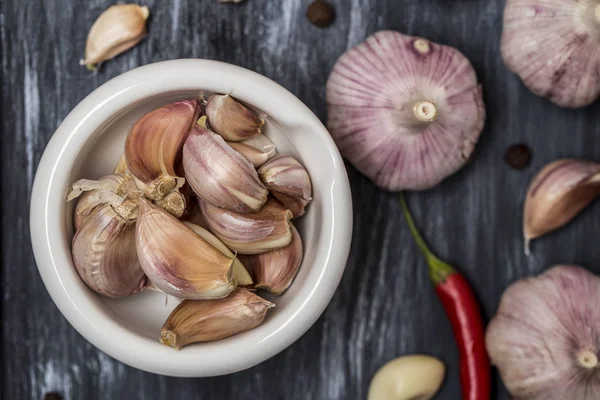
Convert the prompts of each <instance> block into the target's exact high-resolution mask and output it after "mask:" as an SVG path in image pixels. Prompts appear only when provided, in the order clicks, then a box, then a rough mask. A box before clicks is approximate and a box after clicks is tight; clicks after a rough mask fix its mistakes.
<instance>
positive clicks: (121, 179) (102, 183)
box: [67, 175, 139, 230]
mask: <svg viewBox="0 0 600 400" xmlns="http://www.w3.org/2000/svg"><path fill="white" fill-rule="evenodd" d="M138 196H139V195H138V190H137V187H136V186H135V182H134V181H133V180H132V179H131V178H130V177H128V176H125V175H107V176H103V177H102V178H100V179H99V180H97V181H94V180H89V179H80V180H78V181H77V182H75V183H74V184H73V185H72V186H71V190H70V191H69V194H68V195H67V201H71V200H73V199H75V198H79V200H78V201H77V206H75V213H74V225H75V230H78V229H79V228H80V227H81V226H82V225H83V223H84V222H85V220H86V219H87V218H88V217H89V216H90V214H91V213H92V212H93V211H94V210H95V209H96V208H97V207H98V206H100V205H103V204H110V205H111V206H113V208H119V207H120V206H121V204H122V203H123V201H124V200H125V199H126V198H130V199H133V200H135V199H137V197H138ZM135 205H136V202H133V203H127V204H125V205H124V206H123V207H121V213H122V214H123V215H125V216H126V218H128V219H135V216H136V215H137V207H136V206H135Z"/></svg>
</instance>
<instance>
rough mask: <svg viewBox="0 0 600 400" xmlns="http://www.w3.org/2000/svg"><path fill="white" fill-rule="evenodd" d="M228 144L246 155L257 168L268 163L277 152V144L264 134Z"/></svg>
mask: <svg viewBox="0 0 600 400" xmlns="http://www.w3.org/2000/svg"><path fill="white" fill-rule="evenodd" d="M227 144H229V145H230V146H231V147H232V148H233V149H234V150H235V151H237V152H238V153H240V154H241V155H242V156H244V158H245V159H246V160H248V161H249V162H250V163H252V165H254V167H255V168H258V167H260V166H261V165H263V164H264V163H266V162H267V161H268V160H269V159H270V158H272V157H273V156H275V154H276V153H277V150H276V149H275V145H273V143H271V141H270V140H269V138H268V137H267V136H266V135H263V134H260V135H256V136H253V137H251V138H250V139H246V140H243V141H241V142H227Z"/></svg>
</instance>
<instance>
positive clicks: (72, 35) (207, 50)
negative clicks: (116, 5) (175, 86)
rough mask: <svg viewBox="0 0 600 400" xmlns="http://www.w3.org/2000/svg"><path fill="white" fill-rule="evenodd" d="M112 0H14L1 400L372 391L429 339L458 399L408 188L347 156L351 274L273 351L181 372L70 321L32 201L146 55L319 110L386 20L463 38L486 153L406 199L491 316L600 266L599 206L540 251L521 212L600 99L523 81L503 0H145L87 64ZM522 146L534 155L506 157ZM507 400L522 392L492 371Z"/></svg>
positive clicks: (598, 138)
mask: <svg viewBox="0 0 600 400" xmlns="http://www.w3.org/2000/svg"><path fill="white" fill-rule="evenodd" d="M112 3H113V1H109V0H95V1H76V0H39V1H33V0H30V1H23V0H0V44H1V52H0V58H1V60H2V67H1V75H0V82H1V84H2V107H1V113H2V114H1V115H0V121H1V126H2V249H3V252H2V254H3V257H2V260H3V262H2V264H3V270H2V286H1V290H2V327H3V329H2V349H3V358H2V363H3V365H2V378H3V383H2V390H1V391H2V399H7V400H21V399H40V398H42V396H43V394H44V393H46V392H51V391H56V392H59V393H60V394H61V395H62V396H63V397H64V399H71V400H80V399H86V400H93V399H107V400H115V399H131V400H134V399H155V398H156V399H200V398H201V399H254V398H259V399H265V400H267V399H269V400H280V399H286V400H287V399H289V400H292V399H298V400H300V399H302V400H304V399H319V400H321V399H324V400H330V399H331V400H334V399H339V400H350V399H364V398H365V397H366V393H367V389H368V385H369V381H370V379H371V377H372V375H373V373H374V372H375V371H376V370H377V368H378V367H379V366H381V365H382V364H383V363H385V362H386V361H388V360H390V359H392V358H394V357H396V356H399V355H402V354H410V353H415V352H425V353H430V354H433V355H436V356H439V357H441V358H442V359H443V360H444V361H445V363H446V364H447V366H448V367H449V369H448V375H447V379H446V382H445V384H444V387H443V390H442V391H441V392H440V394H439V395H438V398H439V399H457V398H459V393H460V388H459V384H458V365H457V352H456V347H455V345H454V341H453V338H452V333H451V330H450V325H449V323H448V321H447V318H446V316H445V314H444V312H443V310H442V308H441V306H440V304H439V302H438V300H437V298H436V297H435V295H434V292H433V290H432V288H431V286H430V284H429V282H428V280H427V276H426V273H425V265H424V262H423V260H422V258H421V256H420V255H419V253H418V251H417V248H416V247H415V246H414V245H413V243H412V241H411V239H410V237H409V234H408V231H407V229H406V227H405V224H404V221H403V219H402V215H401V212H400V208H399V204H398V197H397V195H396V194H394V193H386V192H383V191H381V190H378V189H376V188H375V186H374V185H373V184H371V183H370V182H369V181H368V180H367V179H366V178H364V177H363V176H361V175H360V174H359V173H358V172H357V171H356V170H354V169H353V168H352V167H350V166H348V173H349V176H350V181H351V183H352V191H353V199H354V218H355V227H354V236H353V245H352V251H351V254H350V260H349V262H348V267H347V269H346V273H345V275H344V278H343V280H342V283H341V285H340V287H339V289H338V291H337V293H336V295H335V297H334V298H333V300H332V302H331V304H330V305H329V307H328V308H327V310H326V311H325V313H324V315H323V316H322V317H321V318H320V319H319V320H318V322H317V323H316V324H315V325H314V326H313V327H312V329H310V330H309V331H308V333H307V334H306V335H304V336H303V337H302V338H301V339H300V340H298V341H297V342H296V343H295V344H294V345H292V346H291V347H290V348H288V349H287V350H285V351H283V352H282V353H281V354H279V355H277V356H276V357H274V358H272V359H270V360H268V361H266V362H264V363H263V364H261V365H259V366H257V367H255V368H252V369H250V370H247V371H243V372H240V373H237V374H234V375H230V376H224V377H218V378H211V379H176V378H167V377H163V376H157V375H153V374H149V373H145V372H142V371H139V370H136V369H133V368H130V367H128V366H125V365H123V364H121V363H119V362H117V361H115V360H113V359H111V358H110V357H108V356H106V355H105V354H103V353H101V352H100V351H98V350H96V349H95V348H94V347H92V346H91V345H90V344H89V343H88V342H87V341H86V340H85V339H83V338H82V337H81V336H80V335H79V334H78V333H77V332H75V330H74V329H73V328H72V327H71V326H70V325H69V324H68V323H67V321H66V320H65V319H64V318H63V317H62V316H61V314H60V313H59V311H58V309H57V308H56V307H55V306H54V304H53V302H52V300H51V299H50V297H49V296H48V294H47V292H46V290H45V288H44V286H43V284H42V281H41V279H40V277H39V275H38V272H37V269H36V266H35V262H34V260H33V255H32V251H31V246H30V241H29V225H28V215H29V209H28V201H29V199H28V197H29V193H30V190H31V184H32V180H33V177H34V174H35V170H36V166H37V163H38V160H39V158H40V156H41V154H42V152H43V150H44V147H45V146H46V143H47V142H48V140H49V139H50V136H51V135H52V133H53V132H54V130H55V129H56V127H57V126H58V125H59V124H60V122H61V121H62V119H63V118H64V117H65V116H66V115H67V114H68V113H69V111H70V110H71V109H72V108H73V107H74V106H75V105H76V104H77V103H78V102H79V101H80V100H81V99H82V98H84V97H85V96H86V95H87V94H88V93H90V92H91V91H92V90H94V89H95V88H97V87H98V86H99V85H101V84H102V83H104V82H105V81H107V80H109V79H111V78H113V77H114V76H116V75H118V74H120V73H122V72H125V71H127V70H130V69H132V68H134V67H136V66H139V65H143V64H147V63H151V62H154V61H160V60H168V59H174V58H181V57H200V58H209V59H216V60H221V61H226V62H230V63H233V64H236V65H241V66H244V67H247V68H250V69H252V70H255V71H257V72H260V73H262V74H264V75H266V76H268V77H269V78H271V79H274V80H275V81H277V82H279V83H281V84H282V85H283V86H285V87H286V88H288V89H289V90H291V91H292V92H293V93H294V94H295V95H297V96H298V97H299V98H300V99H301V100H302V101H304V102H305V103H306V104H307V105H308V106H309V107H310V108H311V109H312V110H314V112H315V113H316V114H317V115H318V116H319V117H320V118H322V119H325V116H326V106H325V82H326V80H327V77H328V74H329V72H330V70H331V68H332V66H333V63H334V62H335V60H336V59H337V57H338V56H339V55H340V54H341V53H342V52H344V51H345V50H346V49H347V48H348V47H350V46H352V45H354V44H356V43H358V42H359V41H362V40H363V39H364V38H365V37H366V36H367V35H368V34H370V33H372V32H375V31H377V30H380V29H396V30H399V31H402V32H408V33H412V34H418V35H422V36H425V37H427V38H430V39H432V40H434V41H439V42H442V43H446V44H449V45H452V46H456V47H458V48H459V49H460V50H461V51H462V52H464V53H465V54H466V56H467V57H469V58H470V59H471V60H472V62H473V64H474V66H475V69H476V70H477V73H478V75H479V78H480V80H481V82H482V83H483V88H484V93H485V100H486V104H487V111H488V119H487V124H486V128H485V131H484V133H483V135H482V137H481V141H480V143H479V145H478V146H477V149H476V153H475V157H474V159H473V161H472V163H471V164H470V165H469V166H468V167H467V168H465V169H463V170H462V171H461V172H460V173H458V174H456V175H454V176H453V177H451V178H450V179H448V180H446V181H445V182H443V184H442V185H440V186H439V187H437V188H435V189H433V190H429V191H426V192H421V193H414V194H411V195H410V196H409V201H410V203H411V206H412V208H413V210H414V213H415V216H416V218H417V220H418V223H419V225H420V226H421V228H422V230H423V232H424V234H425V235H426V237H427V238H428V241H429V242H430V243H431V245H432V247H433V248H434V249H435V250H436V251H437V252H438V253H439V255H440V256H441V257H443V258H446V259H448V260H450V261H452V262H453V263H454V264H455V265H456V266H459V267H460V269H461V270H462V271H463V272H464V273H465V275H467V276H468V278H469V279H470V281H471V282H472V284H473V286H474V288H475V289H476V291H477V293H478V295H479V297H480V298H481V302H482V305H483V310H484V313H485V316H486V318H490V317H491V316H492V315H493V313H494V312H495V309H496V307H497V304H498V300H499V298H500V295H501V294H502V291H503V290H504V288H505V287H506V286H507V284H509V283H510V282H512V281H514V280H516V279H519V278H522V277H524V276H528V275H531V274H535V273H538V272H540V271H543V270H544V269H546V268H547V267H548V266H550V265H553V264H556V263H561V262H564V263H581V264H583V265H585V266H587V267H588V268H591V269H593V270H595V271H596V272H600V252H599V251H598V250H597V249H598V245H597V243H596V242H597V237H598V236H597V232H598V231H599V230H600V205H598V204H597V205H596V206H593V207H591V208H590V209H588V210H586V211H585V212H584V213H583V215H581V216H580V217H579V218H578V219H577V221H576V222H575V223H573V224H571V225H570V226H568V227H567V228H566V229H563V230H562V231H560V232H558V233H556V234H552V235H550V236H548V237H547V238H545V239H542V240H540V241H538V242H536V243H535V244H534V247H533V248H534V256H533V257H531V258H527V257H525V255H524V254H523V250H522V249H523V243H522V240H521V209H522V203H523V197H524V194H525V190H526V188H527V185H528V182H529V180H530V179H531V178H532V176H533V175H534V173H535V172H536V171H537V170H538V169H539V168H540V167H541V166H542V165H543V164H545V163H546V162H549V161H551V160H553V159H555V158H558V157H585V158H590V159H594V158H597V157H598V155H599V154H600V134H599V133H598V132H599V125H600V119H598V117H597V115H598V113H599V112H600V105H599V104H595V105H594V106H591V107H588V108H586V109H582V110H563V109H559V108H557V107H555V106H553V105H552V104H550V103H549V102H548V101H546V100H544V99H540V98H538V97H535V96H534V95H533V94H531V93H530V92H529V91H528V90H526V89H525V88H524V87H523V85H522V84H521V83H520V81H519V80H518V79H517V77H515V76H514V75H512V74H511V73H510V72H509V71H508V70H507V69H506V68H505V66H504V64H503V63H502V60H501V58H500V54H499V37H500V32H501V17H502V9H503V6H504V1H501V0H480V1H476V0H472V1H469V0H455V1H447V0H404V1H400V0H332V3H333V4H334V5H335V6H336V10H337V20H336V22H335V24H334V25H333V26H332V27H330V28H329V29H319V28H316V27H314V26H312V25H311V24H310V23H309V22H308V21H307V20H306V18H305V16H304V13H305V10H306V7H307V6H308V3H309V1H308V0H278V1H277V0H246V2H245V3H242V4H237V5H234V4H219V3H217V0H202V1H198V0H172V1H167V0H146V1H143V3H144V4H147V5H148V6H149V7H150V10H151V14H152V16H151V20H150V25H149V26H150V31H149V35H148V37H147V38H146V39H145V40H144V41H143V42H142V43H141V44H140V45H139V46H137V47H136V48H135V49H134V50H132V51H130V52H127V53H126V54H124V55H122V56H120V57H118V58H117V59H116V60H114V61H111V62H109V63H107V64H106V65H104V66H103V68H102V69H101V71H100V72H99V73H98V74H96V75H92V74H90V73H89V72H88V71H86V70H85V69H84V68H82V67H80V66H79V65H78V60H79V59H80V57H81V56H82V52H83V49H84V45H85V39H86V35H87V31H88V29H89V27H90V26H91V24H92V22H93V21H94V19H95V18H96V17H97V16H98V15H99V14H100V13H101V12H102V11H103V10H104V9H105V8H106V7H107V6H109V5H110V4H112ZM521 141H524V142H526V143H528V144H529V145H530V146H531V147H532V148H533V151H534V160H533V163H532V165H531V166H530V167H529V168H528V169H526V170H524V171H515V170H512V169H510V168H509V167H508V166H506V165H505V164H504V162H503V153H504V150H505V148H506V147H507V146H509V145H511V144H513V143H516V142H521ZM494 392H495V393H497V397H496V398H497V399H507V398H508V394H507V392H506V390H505V389H504V388H503V386H502V384H501V382H500V381H499V379H498V378H497V375H496V378H495V382H494Z"/></svg>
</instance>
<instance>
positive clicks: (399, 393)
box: [368, 354, 446, 400]
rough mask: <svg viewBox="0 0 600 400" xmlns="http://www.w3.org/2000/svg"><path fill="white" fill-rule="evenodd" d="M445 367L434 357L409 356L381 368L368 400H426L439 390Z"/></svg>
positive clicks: (373, 382) (374, 380)
mask: <svg viewBox="0 0 600 400" xmlns="http://www.w3.org/2000/svg"><path fill="white" fill-rule="evenodd" d="M445 374H446V367H445V366H444V364H443V363H442V362H441V361H440V360H438V359H437V358H435V357H431V356H426V355H419V354H415V355H410V356H403V357H398V358H396V359H393V360H392V361H389V362H388V363H387V364H385V365H384V366H383V367H381V368H380V369H379V370H378V371H377V373H376V374H375V376H373V379H372V380H371V384H370V385H369V397H368V400H411V399H413V400H416V399H419V400H429V399H433V397H434V396H435V394H436V393H437V392H438V391H439V390H440V387H441V386H442V382H443V381H444V375H445Z"/></svg>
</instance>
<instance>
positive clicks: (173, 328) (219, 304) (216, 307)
mask: <svg viewBox="0 0 600 400" xmlns="http://www.w3.org/2000/svg"><path fill="white" fill-rule="evenodd" d="M272 307H275V304H273V303H271V302H269V301H267V300H265V299H262V298H260V297H258V296H257V295H255V294H254V293H252V292H250V291H248V290H246V289H236V290H235V291H233V292H232V293H231V294H230V295H229V296H228V297H226V298H224V299H219V300H205V301H192V300H184V301H182V302H181V303H180V304H179V305H178V306H177V308H175V310H173V312H172V313H171V315H169V318H168V319H167V321H166V322H165V323H164V325H163V327H162V331H161V334H160V342H161V343H162V344H164V345H166V346H169V347H173V348H176V349H180V348H182V347H183V346H186V345H188V344H191V343H198V342H210V341H213V340H220V339H224V338H226V337H229V336H233V335H236V334H238V333H241V332H245V331H248V330H250V329H252V328H255V327H257V326H258V325H260V324H261V323H262V322H263V320H264V319H265V315H266V314H267V311H268V310H269V308H272Z"/></svg>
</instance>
